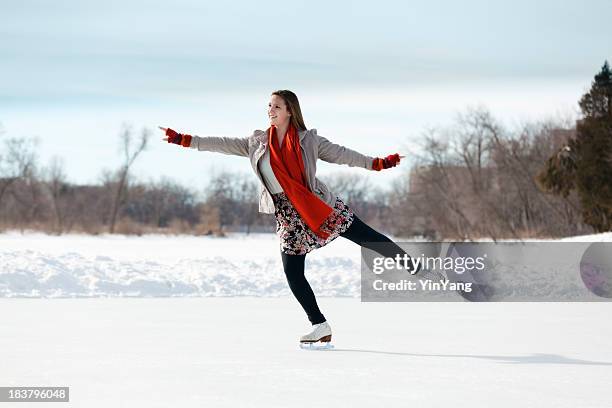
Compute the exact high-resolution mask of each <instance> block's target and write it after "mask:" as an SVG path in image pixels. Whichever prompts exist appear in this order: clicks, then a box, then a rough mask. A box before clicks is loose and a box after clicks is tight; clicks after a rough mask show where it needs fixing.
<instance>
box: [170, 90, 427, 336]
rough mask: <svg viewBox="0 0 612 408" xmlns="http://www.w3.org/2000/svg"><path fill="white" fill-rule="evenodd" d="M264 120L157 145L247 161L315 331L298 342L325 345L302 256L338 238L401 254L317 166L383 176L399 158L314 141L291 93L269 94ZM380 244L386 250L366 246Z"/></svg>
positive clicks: (177, 136) (325, 330)
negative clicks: (239, 132)
mask: <svg viewBox="0 0 612 408" xmlns="http://www.w3.org/2000/svg"><path fill="white" fill-rule="evenodd" d="M268 118H269V122H270V127H269V128H268V129H266V130H255V131H254V132H253V134H252V135H250V136H248V137H243V138H234V137H215V136H192V135H189V134H183V133H177V132H176V131H174V130H172V129H170V128H164V127H161V126H159V128H160V129H161V130H162V131H164V132H165V135H166V137H164V138H163V139H162V140H164V141H167V142H168V143H174V144H178V145H182V146H184V147H189V148H192V149H197V150H201V151H210V152H219V153H223V154H229V155H237V156H244V157H248V158H249V160H250V162H251V166H252V168H253V170H254V172H255V174H256V175H257V177H258V178H259V180H260V182H261V194H260V198H259V212H262V213H267V214H271V213H274V216H275V218H276V233H277V234H278V236H279V238H280V253H281V258H282V263H283V269H284V272H285V276H286V277H287V281H288V283H289V288H290V289H291V292H292V293H293V295H294V296H295V297H296V299H297V300H298V302H299V303H300V305H301V306H302V308H303V309H304V311H305V312H306V315H307V316H308V320H309V321H310V323H311V324H312V330H311V331H310V332H309V333H307V334H305V335H303V336H301V338H300V343H318V342H321V343H323V345H325V344H327V345H329V342H330V341H331V337H332V331H331V327H330V325H329V323H328V322H327V320H326V319H325V316H324V315H323V313H321V311H320V310H319V306H318V305H317V300H316V298H315V295H314V293H313V291H312V288H311V287H310V284H309V283H308V281H307V280H306V277H305V276H304V265H305V258H306V254H307V253H309V252H311V251H312V250H314V249H316V248H320V247H322V246H324V245H327V244H329V243H330V242H331V241H333V240H334V239H336V238H337V237H338V236H342V237H344V238H347V239H349V240H351V241H353V242H355V243H356V244H358V245H360V246H364V247H366V248H370V249H373V250H375V251H376V252H377V253H381V254H382V255H384V256H388V257H395V255H396V254H400V255H401V256H402V257H404V254H405V251H404V250H403V249H402V248H401V247H399V246H398V245H397V244H395V243H394V242H393V241H391V239H389V238H388V237H386V236H385V235H383V234H381V233H380V232H378V231H376V230H374V229H373V228H371V227H370V226H368V225H367V224H365V223H364V222H363V221H361V219H359V217H357V215H355V213H354V212H353V211H352V210H351V208H350V207H349V206H348V205H347V204H346V203H344V202H343V201H342V200H341V199H340V198H339V197H338V196H336V194H334V193H333V192H331V191H330V190H329V189H328V188H327V186H326V185H325V184H324V183H323V182H322V181H321V180H319V179H318V178H316V177H315V173H316V165H317V159H321V160H324V161H326V162H330V163H336V164H346V165H348V166H351V167H362V168H364V169H367V170H374V171H381V170H383V169H389V168H391V167H394V166H396V165H397V164H398V163H399V162H400V159H401V158H403V157H404V156H400V155H399V154H398V153H395V154H392V155H389V156H387V157H385V158H379V157H370V156H367V155H364V154H361V153H359V152H356V151H354V150H351V149H349V148H348V147H345V146H341V145H338V144H335V143H332V142H330V141H329V140H327V139H326V138H325V137H323V136H320V135H318V134H317V130H316V129H307V128H306V125H305V124H304V119H303V117H302V111H301V109H300V104H299V102H298V98H297V96H296V95H295V94H294V93H293V92H291V91H289V90H279V91H275V92H272V94H271V95H270V100H269V103H268ZM381 242H383V243H388V244H387V245H382V246H381V245H376V244H375V245H374V247H375V248H371V247H370V246H369V244H370V243H381ZM381 248H384V249H381ZM383 252H385V253H383ZM406 268H408V267H406ZM419 269H420V268H419ZM417 272H418V270H417Z"/></svg>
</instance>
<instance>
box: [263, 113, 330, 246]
mask: <svg viewBox="0 0 612 408" xmlns="http://www.w3.org/2000/svg"><path fill="white" fill-rule="evenodd" d="M268 143H269V145H270V166H271V167H272V171H273V172H274V175H275V176H276V179H277V180H278V183H279V184H280V185H281V187H282V188H283V191H284V192H285V194H286V195H287V198H289V201H291V204H293V206H294V207H295V209H296V210H297V212H298V213H299V214H300V216H301V217H302V219H303V220H304V221H305V222H306V224H307V225H308V227H310V229H311V230H312V231H313V232H314V233H315V234H316V235H318V236H319V237H321V238H323V239H327V237H329V233H328V232H325V231H321V225H322V224H323V222H324V221H325V220H326V219H327V217H328V216H329V215H330V214H331V213H332V212H333V208H331V207H330V206H329V205H327V203H325V202H324V201H323V200H321V199H320V198H319V197H318V196H317V195H316V194H314V193H313V192H312V191H310V190H309V189H308V183H307V180H306V172H305V171H304V162H303V161H302V148H301V146H300V140H299V137H298V132H297V130H296V129H295V126H293V125H292V124H289V128H288V129H287V134H286V135H285V137H284V138H283V143H282V146H279V145H278V137H277V135H276V126H274V125H272V126H271V127H270V129H269V132H268Z"/></svg>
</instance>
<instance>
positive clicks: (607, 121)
mask: <svg viewBox="0 0 612 408" xmlns="http://www.w3.org/2000/svg"><path fill="white" fill-rule="evenodd" d="M579 105H580V109H581V110H582V114H583V118H582V119H581V120H579V121H577V124H576V138H573V139H570V140H569V141H568V144H567V145H566V146H564V147H562V148H561V149H560V150H559V151H558V152H557V153H556V154H555V155H553V156H552V157H551V158H549V159H548V161H547V162H546V165H545V167H544V169H543V170H542V172H541V173H540V174H538V176H537V177H536V181H537V183H538V185H539V186H540V188H541V189H542V190H543V191H546V192H550V193H553V194H558V195H561V196H563V197H567V195H568V194H569V193H570V192H571V191H572V190H574V189H575V190H576V192H577V193H578V196H579V197H580V203H581V207H582V218H583V221H584V222H585V223H586V224H588V225H591V226H592V227H593V228H594V229H595V230H596V231H598V232H604V231H611V230H612V71H610V67H609V65H608V61H606V62H605V63H604V65H603V67H602V69H601V71H600V72H599V73H598V74H597V75H595V79H594V81H593V82H592V85H591V89H590V90H589V92H587V93H586V94H585V95H583V96H582V98H581V99H580V101H579Z"/></svg>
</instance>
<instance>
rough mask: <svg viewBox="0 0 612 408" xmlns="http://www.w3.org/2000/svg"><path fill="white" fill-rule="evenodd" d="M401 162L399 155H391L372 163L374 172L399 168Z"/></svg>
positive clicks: (376, 159)
mask: <svg viewBox="0 0 612 408" xmlns="http://www.w3.org/2000/svg"><path fill="white" fill-rule="evenodd" d="M399 162H400V157H399V153H395V154H390V155H389V156H387V157H385V158H384V159H381V158H380V157H377V158H375V159H374V161H373V162H372V170H376V171H381V170H383V169H388V168H391V167H395V166H397V164H398V163H399Z"/></svg>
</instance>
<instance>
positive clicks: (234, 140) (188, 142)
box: [159, 126, 249, 157]
mask: <svg viewBox="0 0 612 408" xmlns="http://www.w3.org/2000/svg"><path fill="white" fill-rule="evenodd" d="M159 128H160V129H161V130H162V131H164V133H165V134H166V137H164V138H163V139H162V140H164V141H167V142H168V143H175V144H180V145H181V146H183V147H190V148H192V149H197V150H200V151H207V152H217V153H223V154H231V155H235V156H244V157H248V156H249V138H248V137H219V136H192V135H188V134H183V133H177V132H175V131H174V130H172V129H170V128H164V127H161V126H159Z"/></svg>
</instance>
